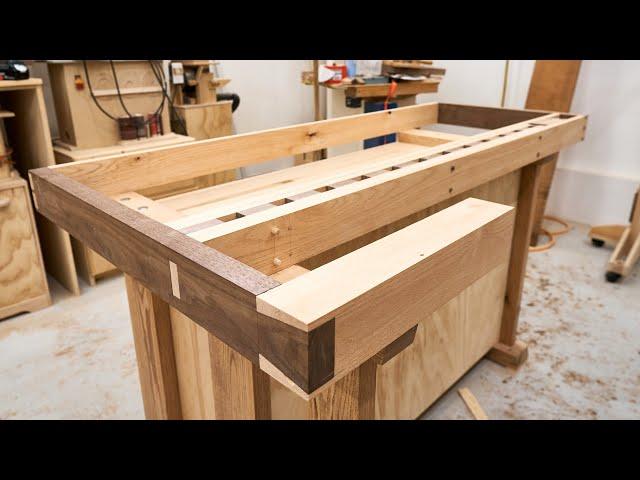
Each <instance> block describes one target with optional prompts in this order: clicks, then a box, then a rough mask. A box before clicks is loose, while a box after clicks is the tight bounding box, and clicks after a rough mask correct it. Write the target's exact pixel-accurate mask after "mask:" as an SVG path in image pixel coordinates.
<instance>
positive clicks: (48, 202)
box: [30, 169, 278, 363]
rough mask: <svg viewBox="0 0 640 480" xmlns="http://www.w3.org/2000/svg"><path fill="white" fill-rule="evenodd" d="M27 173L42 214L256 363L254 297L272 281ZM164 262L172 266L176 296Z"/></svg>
mask: <svg viewBox="0 0 640 480" xmlns="http://www.w3.org/2000/svg"><path fill="white" fill-rule="evenodd" d="M30 175H31V179H32V183H33V186H34V192H35V195H36V198H37V199H38V205H39V208H40V211H41V213H42V214H44V215H46V216H47V217H49V218H51V219H53V220H55V222H56V223H57V224H58V225H60V226H61V227H63V228H65V229H66V230H68V231H69V232H71V233H72V234H73V235H74V236H75V237H77V238H78V239H79V240H81V241H82V242H84V243H86V244H87V246H89V247H90V248H92V249H93V250H96V251H97V252H98V253H100V254H101V255H103V256H104V257H105V258H107V260H109V261H111V262H112V263H114V264H115V265H117V266H118V268H120V269H121V270H122V271H124V272H125V273H128V274H129V275H131V276H132V277H134V278H135V279H136V280H138V281H140V282H142V283H143V284H144V285H145V286H147V287H148V288H149V289H150V290H151V291H152V292H154V293H155V294H156V295H158V296H159V297H160V298H162V299H163V300H164V301H166V302H167V303H169V304H170V305H172V306H174V307H176V308H178V309H179V310H180V311H181V312H183V313H185V314H186V315H188V316H189V318H191V319H192V320H194V321H195V322H197V323H199V324H200V325H201V326H203V327H205V328H206V329H207V330H208V331H210V332H211V333H213V334H215V335H216V336H217V337H218V338H219V339H221V340H223V341H225V342H226V343H228V344H229V345H230V346H232V347H234V348H235V349H236V350H237V351H239V352H240V353H241V354H243V355H245V356H246V357H248V358H249V359H252V360H254V361H255V362H256V363H257V361H258V358H257V357H258V351H257V345H258V341H257V340H258V339H257V338H256V337H257V328H256V321H257V319H256V315H255V296H256V295H257V294H259V293H262V292H264V291H266V290H267V289H269V288H272V287H274V286H277V285H278V282H276V281H275V280H272V279H270V278H269V277H266V276H264V275H262V274H260V273H259V272H257V271H255V270H253V269H251V268H249V267H247V266H246V265H243V264H241V263H239V262H236V261H234V260H233V259H231V258H229V257H227V256H225V255H223V254H221V253H220V252H217V251H215V250H213V249H211V248H208V247H206V246H205V245H202V244H201V243H199V242H196V241H194V240H192V239H189V237H187V236H185V235H182V234H179V233H176V232H175V231H174V230H171V229H169V228H168V227H165V226H164V225H162V224H160V223H158V222H156V221H154V220H152V219H149V218H148V217H145V216H144V215H142V214H141V213H139V212H136V211H134V210H131V209H129V208H127V207H125V206H123V205H121V204H119V203H118V202H115V201H113V200H111V199H109V198H107V197H105V196H103V195H101V194H99V193H97V192H94V191H92V190H91V189H89V188H87V187H86V186H84V185H81V184H79V183H77V182H75V181H74V180H72V179H70V178H68V177H65V176H63V175H61V174H58V173H56V172H55V171H54V170H53V169H38V170H32V171H31V172H30ZM45 179H46V180H45ZM96 230H98V231H99V232H100V234H99V235H96V234H95V232H96ZM122 245H127V248H126V249H123V248H121V246H122ZM132 251H133V252H145V254H144V255H131V253H130V252H132ZM169 261H172V262H174V263H175V264H176V265H178V267H179V270H180V284H181V291H183V292H186V294H185V295H183V296H182V298H181V299H178V298H176V297H175V296H173V294H172V288H171V281H170V271H169Z"/></svg>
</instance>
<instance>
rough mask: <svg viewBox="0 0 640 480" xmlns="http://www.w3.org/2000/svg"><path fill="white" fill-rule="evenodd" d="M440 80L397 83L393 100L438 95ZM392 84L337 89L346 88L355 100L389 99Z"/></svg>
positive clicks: (347, 94)
mask: <svg viewBox="0 0 640 480" xmlns="http://www.w3.org/2000/svg"><path fill="white" fill-rule="evenodd" d="M439 85H440V80H439V79H435V78H428V79H426V80H420V81H415V82H397V87H396V93H395V95H394V96H393V97H392V98H395V97H401V96H404V95H419V94H423V93H436V92H437V91H438V86H439ZM390 86H391V84H390V83H382V84H365V85H343V86H339V87H336V88H344V92H345V95H346V96H347V97H353V98H376V97H381V98H384V97H387V95H389V87H390Z"/></svg>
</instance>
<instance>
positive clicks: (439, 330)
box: [376, 263, 507, 420]
mask: <svg viewBox="0 0 640 480" xmlns="http://www.w3.org/2000/svg"><path fill="white" fill-rule="evenodd" d="M506 270H507V265H506V263H504V264H502V265H500V266H498V267H496V268H494V269H493V270H492V271H491V272H489V273H487V274H486V275H484V276H483V277H482V278H480V279H478V280H476V282H474V283H473V284H472V285H470V286H469V287H467V288H466V289H465V290H464V291H462V292H461V293H460V294H459V295H457V296H456V297H454V298H452V299H451V300H449V301H448V302H447V303H445V304H444V305H442V306H441V307H440V308H438V309H437V310H436V311H435V312H434V313H433V314H432V315H426V316H423V318H422V319H421V320H420V323H419V324H418V329H417V332H416V338H415V340H414V342H413V343H412V344H411V345H410V346H409V347H407V348H406V349H405V350H403V351H402V352H400V353H399V354H398V355H397V356H396V357H394V358H392V359H391V360H390V361H389V362H387V363H385V364H384V365H381V366H379V367H378V372H377V390H376V418H377V419H406V420H409V419H414V418H417V417H419V416H420V415H421V414H422V412H423V411H424V410H426V409H427V408H428V407H429V406H430V405H431V404H433V402H435V401H436V400H437V399H438V398H439V397H440V396H441V395H442V394H443V393H444V392H446V391H447V390H448V389H449V387H450V386H451V385H452V384H453V383H455V382H456V381H457V380H458V379H459V378H460V377H461V376H462V375H464V374H465V373H466V371H467V370H468V369H469V368H471V367H472V366H473V365H474V364H475V363H476V362H477V361H478V360H479V359H481V358H482V356H483V355H484V354H485V353H487V351H488V350H489V349H490V348H491V347H492V345H494V344H495V342H496V341H497V340H498V336H499V333H500V320H501V311H502V304H503V299H504V288H505V286H506Z"/></svg>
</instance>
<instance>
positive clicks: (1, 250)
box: [0, 178, 51, 319]
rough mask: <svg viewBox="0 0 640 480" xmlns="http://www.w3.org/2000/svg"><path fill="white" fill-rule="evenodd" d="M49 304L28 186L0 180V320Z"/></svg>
mask: <svg viewBox="0 0 640 480" xmlns="http://www.w3.org/2000/svg"><path fill="white" fill-rule="evenodd" d="M50 304H51V299H50V297H49V287H48V285H47V278H46V275H45V270H44V264H43V261H42V255H41V253H40V243H39V240H38V233H37V231H36V225H35V221H34V217H33V211H32V209H31V202H30V201H29V190H28V187H27V183H26V182H25V181H24V180H22V179H21V178H9V179H5V180H1V181H0V319H2V318H6V317H9V316H11V315H15V314H16V313H21V312H25V311H34V310H37V309H39V308H43V307H46V306H48V305H50Z"/></svg>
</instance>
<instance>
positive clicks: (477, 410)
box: [458, 388, 489, 420]
mask: <svg viewBox="0 0 640 480" xmlns="http://www.w3.org/2000/svg"><path fill="white" fill-rule="evenodd" d="M458 394H459V395H460V397H461V398H462V400H463V401H464V404H465V405H466V406H467V408H468V409H469V412H471V415H473V418H475V419H476V420H489V417H488V416H487V414H486V413H485V412H484V410H483V409H482V407H481V406H480V402H478V399H477V398H476V396H475V395H474V394H473V393H471V390H469V389H468V388H461V389H460V390H458Z"/></svg>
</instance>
